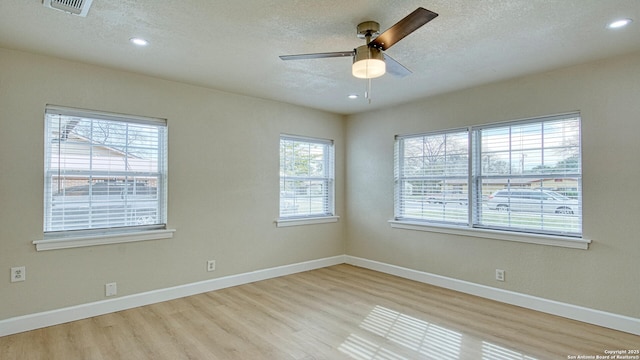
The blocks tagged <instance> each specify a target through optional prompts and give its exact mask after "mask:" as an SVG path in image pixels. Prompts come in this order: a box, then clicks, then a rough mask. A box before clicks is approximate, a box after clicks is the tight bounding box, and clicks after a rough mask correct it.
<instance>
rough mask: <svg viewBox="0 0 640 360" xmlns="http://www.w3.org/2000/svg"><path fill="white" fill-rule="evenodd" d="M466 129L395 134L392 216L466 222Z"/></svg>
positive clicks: (420, 219) (431, 220) (467, 163)
mask: <svg viewBox="0 0 640 360" xmlns="http://www.w3.org/2000/svg"><path fill="white" fill-rule="evenodd" d="M468 152H469V150H468V132H467V131H455V132H449V133H440V134H432V135H429V134H427V135H417V136H407V137H399V138H398V140H397V141H396V214H395V217H396V219H405V220H419V221H427V222H437V223H452V224H466V223H468V169H469V162H468V161H469V159H468Z"/></svg>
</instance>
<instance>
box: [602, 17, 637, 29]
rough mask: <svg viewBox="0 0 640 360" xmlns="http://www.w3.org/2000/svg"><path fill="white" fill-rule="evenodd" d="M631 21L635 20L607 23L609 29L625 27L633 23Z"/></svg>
mask: <svg viewBox="0 0 640 360" xmlns="http://www.w3.org/2000/svg"><path fill="white" fill-rule="evenodd" d="M631 22H633V20H631V19H621V20H616V21H613V22H610V23H609V25H607V27H608V28H609V29H618V28H621V27H625V26H627V25H629V24H631Z"/></svg>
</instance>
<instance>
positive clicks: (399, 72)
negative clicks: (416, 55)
mask: <svg viewBox="0 0 640 360" xmlns="http://www.w3.org/2000/svg"><path fill="white" fill-rule="evenodd" d="M384 63H385V65H386V66H387V73H389V74H391V75H393V76H395V77H399V78H403V77H405V76H407V75H409V74H411V70H409V69H407V68H406V67H405V66H404V65H402V64H400V63H399V62H397V61H396V59H394V58H392V57H391V56H389V55H387V54H384Z"/></svg>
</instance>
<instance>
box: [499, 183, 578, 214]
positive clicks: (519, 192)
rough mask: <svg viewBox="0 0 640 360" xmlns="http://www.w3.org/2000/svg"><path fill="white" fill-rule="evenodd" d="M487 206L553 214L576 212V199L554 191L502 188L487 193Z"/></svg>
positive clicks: (502, 209)
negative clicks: (489, 193)
mask: <svg viewBox="0 0 640 360" xmlns="http://www.w3.org/2000/svg"><path fill="white" fill-rule="evenodd" d="M487 206H488V207H489V209H491V210H498V211H529V212H547V213H555V214H568V215H572V214H577V213H579V209H580V204H579V202H578V200H575V199H571V198H568V197H566V196H564V195H561V194H559V193H557V192H555V191H549V190H535V189H503V190H498V191H496V192H495V193H493V194H491V195H489V199H488V201H487Z"/></svg>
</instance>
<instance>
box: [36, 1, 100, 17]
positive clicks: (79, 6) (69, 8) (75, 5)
mask: <svg viewBox="0 0 640 360" xmlns="http://www.w3.org/2000/svg"><path fill="white" fill-rule="evenodd" d="M92 2H93V0H42V4H43V5H44V6H45V7H48V8H50V9H56V10H60V11H64V12H66V13H69V14H73V15H78V16H82V17H86V16H87V13H88V12H89V7H91V3H92Z"/></svg>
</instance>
